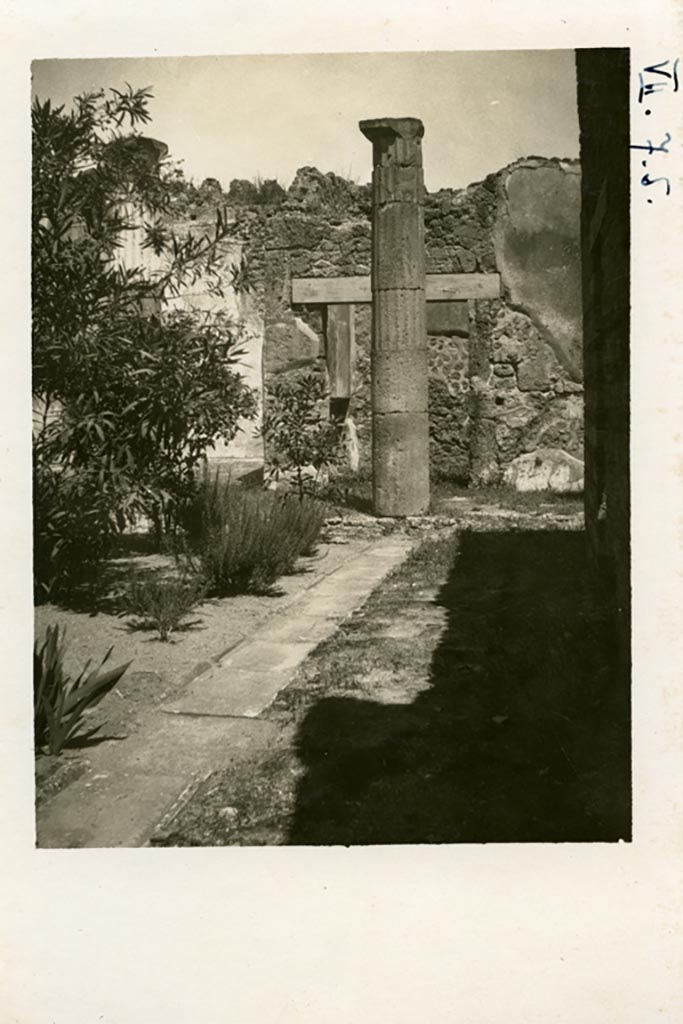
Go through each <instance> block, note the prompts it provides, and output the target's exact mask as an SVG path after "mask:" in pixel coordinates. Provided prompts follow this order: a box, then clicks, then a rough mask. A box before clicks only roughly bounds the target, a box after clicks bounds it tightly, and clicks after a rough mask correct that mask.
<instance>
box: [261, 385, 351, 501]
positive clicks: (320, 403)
mask: <svg viewBox="0 0 683 1024" xmlns="http://www.w3.org/2000/svg"><path fill="white" fill-rule="evenodd" d="M326 398H327V386H326V383H325V379H324V377H323V376H322V374H320V373H316V372H315V371H313V370H304V371H299V372H297V373H288V374H282V375H280V376H279V377H274V378H273V379H272V381H270V382H269V387H268V402H267V405H266V407H265V409H264V411H263V426H262V433H263V437H264V439H265V441H266V443H267V445H268V448H269V451H268V458H269V462H270V465H271V476H272V477H274V478H275V479H276V480H279V479H280V478H281V476H282V475H283V474H290V475H291V476H292V478H293V482H294V486H295V488H296V490H297V492H298V494H299V497H303V496H304V494H315V493H316V492H317V491H318V488H319V485H320V482H321V478H322V477H323V474H324V472H325V470H327V469H329V468H330V467H332V466H336V465H338V463H339V462H340V460H341V456H342V446H341V436H340V430H339V426H338V424H336V423H335V422H334V421H331V420H330V419H329V418H328V417H327V415H326V410H325V399H326Z"/></svg>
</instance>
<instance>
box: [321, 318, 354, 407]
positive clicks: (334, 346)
mask: <svg viewBox="0 0 683 1024" xmlns="http://www.w3.org/2000/svg"><path fill="white" fill-rule="evenodd" d="M353 314H354V309H353V306H352V305H351V304H350V303H345V304H343V305H339V304H335V303H329V304H328V306H327V322H326V325H325V356H326V360H327V372H328V375H329V378H330V398H350V397H351V384H352V381H351V377H352V372H353V348H354V340H355V339H354V315H353Z"/></svg>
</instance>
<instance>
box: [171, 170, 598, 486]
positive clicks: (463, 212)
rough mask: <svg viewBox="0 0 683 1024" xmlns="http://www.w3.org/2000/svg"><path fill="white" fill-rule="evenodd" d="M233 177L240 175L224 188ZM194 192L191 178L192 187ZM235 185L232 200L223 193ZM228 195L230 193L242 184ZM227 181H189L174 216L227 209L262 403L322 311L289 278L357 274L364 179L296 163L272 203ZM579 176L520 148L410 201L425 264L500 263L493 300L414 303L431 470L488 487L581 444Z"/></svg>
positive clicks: (357, 363) (366, 240) (365, 224)
mask: <svg viewBox="0 0 683 1024" xmlns="http://www.w3.org/2000/svg"><path fill="white" fill-rule="evenodd" d="M238 184H239V183H238ZM202 188H204V186H203V187H202ZM233 192H234V195H233V194H231V193H233ZM242 192H243V190H242ZM242 192H241V191H240V190H239V189H237V188H234V189H233V188H231V191H230V192H228V193H220V189H219V188H217V187H216V183H210V186H207V187H206V188H204V195H202V194H201V193H202V189H200V190H197V198H196V202H195V208H194V209H192V205H191V204H190V205H189V206H186V208H185V210H184V211H183V216H184V217H185V218H186V219H187V218H192V217H194V218H195V220H199V221H201V218H202V216H205V215H206V210H207V209H210V208H211V207H212V206H213V207H214V208H215V205H216V204H217V203H218V202H219V201H222V202H223V203H225V204H228V205H229V215H230V217H231V218H232V221H233V225H232V230H233V233H234V237H235V240H236V241H237V242H239V244H240V259H241V260H242V262H243V266H244V268H245V274H246V280H247V282H248V286H249V291H248V292H247V293H246V294H248V296H249V304H250V311H251V315H252V316H253V315H254V314H255V313H258V315H260V316H261V317H262V322H263V332H262V333H263V341H262V344H263V351H262V369H263V384H264V402H267V393H268V379H269V377H270V375H271V374H274V373H283V372H288V371H290V370H292V369H297V368H300V367H302V366H306V365H310V364H312V363H315V362H316V361H317V360H324V358H325V348H324V344H325V343H324V326H325V325H324V308H323V307H320V306H308V307H305V306H300V307H294V306H292V304H291V284H290V283H291V279H292V277H341V276H344V277H347V276H348V277H351V276H367V275H369V274H370V260H371V252H370V241H371V239H370V210H371V193H370V186H369V185H356V184H354V183H352V182H348V181H346V180H344V179H342V178H340V177H338V176H336V175H334V174H321V173H320V172H319V171H317V170H316V169H315V168H310V167H304V168H301V169H300V170H299V171H298V172H297V175H296V177H295V179H294V181H293V182H292V185H291V186H290V188H289V190H288V191H287V192H283V191H280V192H279V193H278V194H277V195H276V196H275V199H276V201H273V202H268V203H264V204H261V205H258V204H254V202H253V196H251V197H250V196H249V195H248V194H247V196H246V199H247V200H250V201H246V202H245V201H242V200H244V198H245V197H244V196H243V195H242ZM579 233H580V174H579V166H578V163H577V162H576V161H561V160H550V159H545V158H540V157H531V158H527V159H524V160H520V161H517V162H516V163H514V164H512V165H510V166H509V167H506V168H504V169H503V170H501V171H499V172H498V173H496V174H492V175H490V176H489V177H487V178H486V180H485V181H483V182H480V183H477V184H474V185H471V186H469V187H468V188H466V189H460V190H453V189H442V190H440V191H439V192H436V193H432V194H428V195H427V196H426V202H425V244H426V260H427V266H426V269H427V273H428V274H448V273H473V272H478V273H495V272H497V273H499V274H500V276H501V282H502V296H501V298H500V299H498V300H476V301H462V302H458V303H456V302H449V303H429V304H428V307H427V309H428V321H427V329H428V335H429V337H428V350H429V412H430V457H431V463H432V474H433V476H434V477H436V478H438V477H447V478H451V479H456V480H460V481H462V482H472V483H496V482H499V481H500V480H501V479H502V475H503V473H504V471H505V469H506V468H507V467H508V466H509V465H510V463H511V462H512V461H513V460H514V459H515V458H516V457H518V456H520V455H522V454H524V453H528V452H531V451H534V450H536V449H537V448H544V449H548V448H562V449H564V450H565V451H567V452H568V453H569V454H571V455H575V456H578V457H582V455H583V383H582V380H583V374H582V333H581V270H580V252H579ZM349 412H350V414H351V415H352V416H353V419H354V422H355V424H356V427H357V430H358V438H359V443H360V450H361V468H362V469H363V468H364V469H366V470H367V469H369V455H370V450H371V417H370V308H369V306H368V305H365V304H362V305H356V307H355V360H354V371H353V396H352V399H351V402H350V407H349Z"/></svg>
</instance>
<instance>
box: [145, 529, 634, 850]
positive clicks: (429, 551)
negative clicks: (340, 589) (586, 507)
mask: <svg viewBox="0 0 683 1024" xmlns="http://www.w3.org/2000/svg"><path fill="white" fill-rule="evenodd" d="M568 525H573V526H574V528H570V529H567V526H568ZM530 526H532V527H533V528H529V527H530ZM539 527H541V528H540V529H539ZM629 716H630V694H629V680H628V678H627V677H626V676H625V674H624V672H623V671H622V670H620V669H619V667H618V665H617V663H616V660H615V645H614V635H613V630H612V625H611V623H610V620H609V616H608V614H607V611H606V606H605V602H604V594H602V592H601V591H600V588H599V586H596V584H595V581H594V580H593V579H592V577H591V575H590V573H589V570H588V561H587V557H586V546H585V535H584V534H583V532H582V531H581V530H580V529H576V528H575V524H573V523H570V522H568V521H567V520H565V521H563V520H562V516H560V517H559V518H556V519H555V520H554V521H552V522H549V521H548V520H543V519H538V518H535V519H534V520H533V521H532V520H529V519H528V518H527V519H524V518H522V519H520V518H519V517H517V518H516V519H515V520H514V521H510V520H509V519H508V518H506V516H503V517H502V518H501V516H500V515H495V514H494V515H492V516H487V517H485V518H483V519H482V518H478V519H477V520H476V525H474V527H471V528H466V529H462V530H460V531H456V530H453V529H451V530H450V531H449V533H448V535H447V536H445V537H444V536H441V537H439V538H435V539H432V540H428V541H427V542H426V543H425V544H423V545H422V546H421V547H420V548H418V549H417V551H416V552H415V553H414V555H413V556H411V557H410V559H409V560H408V562H407V563H406V564H405V565H404V566H403V567H402V568H400V569H399V570H397V571H396V572H395V573H394V574H393V575H392V576H391V577H389V578H388V579H387V580H386V581H385V582H384V583H383V584H382V585H381V586H380V587H379V588H378V590H377V591H375V593H374V594H373V595H372V596H371V598H370V599H369V601H368V602H367V603H366V604H365V605H364V606H363V607H362V608H361V609H360V610H359V611H358V612H357V613H355V614H354V616H352V617H351V618H350V619H349V620H347V621H346V622H345V623H343V624H342V625H341V627H340V628H339V629H338V630H337V632H336V633H335V635H334V636H333V637H332V638H331V639H330V640H328V641H327V642H325V643H324V644H323V645H321V646H320V647H319V648H318V649H317V650H316V651H315V652H314V653H313V654H312V655H311V656H310V657H309V658H308V659H307V661H306V662H305V663H304V664H303V665H302V667H301V669H300V671H299V673H298V675H297V677H296V678H295V679H294V680H293V682H292V683H291V684H290V685H289V686H288V687H287V689H286V690H284V691H283V692H282V693H281V694H280V695H279V696H278V698H277V699H276V701H275V702H274V704H273V705H271V707H270V708H269V709H268V710H267V711H266V712H265V713H264V716H263V717H264V718H265V719H266V720H267V721H269V722H271V723H274V724H277V726H278V729H279V739H278V742H277V744H274V745H273V749H272V750H271V752H270V753H269V755H268V756H266V757H264V756H263V754H260V755H259V757H258V758H254V757H251V756H249V754H248V753H246V754H243V755H240V756H239V757H236V758H235V759H234V761H233V764H232V765H231V766H230V768H228V769H226V770H222V771H219V772H214V773H213V774H212V775H211V776H210V777H209V778H208V779H206V781H205V782H203V783H202V784H201V786H200V787H199V788H198V790H197V791H196V792H195V793H194V794H193V795H192V797H191V799H189V800H188V801H187V803H186V805H185V806H184V807H183V808H182V809H181V810H180V812H179V814H178V815H177V817H176V818H175V819H174V821H173V822H171V823H170V824H168V825H167V827H166V829H165V831H164V832H163V833H162V834H160V835H158V836H157V837H156V838H155V840H154V842H155V843H156V844H157V845H167V846H172V845H177V846H202V845H218V846H220V845H274V844H295V845H318V844H321V845H328V844H330V845H340V844H341V845H355V844H367V843H373V844H376V843H405V842H410V843H424V842H431V843H439V842H568V841H570V842H582V841H603V842H613V841H617V840H618V839H628V838H629V836H630V717H629Z"/></svg>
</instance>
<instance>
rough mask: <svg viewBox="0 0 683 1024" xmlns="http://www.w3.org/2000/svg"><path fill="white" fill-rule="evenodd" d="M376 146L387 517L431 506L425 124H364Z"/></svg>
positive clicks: (380, 452) (378, 352)
mask: <svg viewBox="0 0 683 1024" xmlns="http://www.w3.org/2000/svg"><path fill="white" fill-rule="evenodd" d="M359 127H360V130H361V131H362V133H363V135H365V136H366V138H368V139H370V141H371V142H372V151H373V153H372V162H373V173H372V189H373V205H372V466H373V469H372V473H373V504H374V510H375V513H376V514H377V515H380V516H408V515H418V514H420V513H422V512H425V511H426V510H427V508H428V506H429V418H428V413H427V326H426V308H427V307H426V302H425V254H424V182H423V177H422V146H421V140H422V136H423V134H424V127H423V125H422V122H421V121H419V120H418V119H417V118H414V117H400V118H392V117H383V118H378V119H376V120H371V121H361V122H360V125H359Z"/></svg>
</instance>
